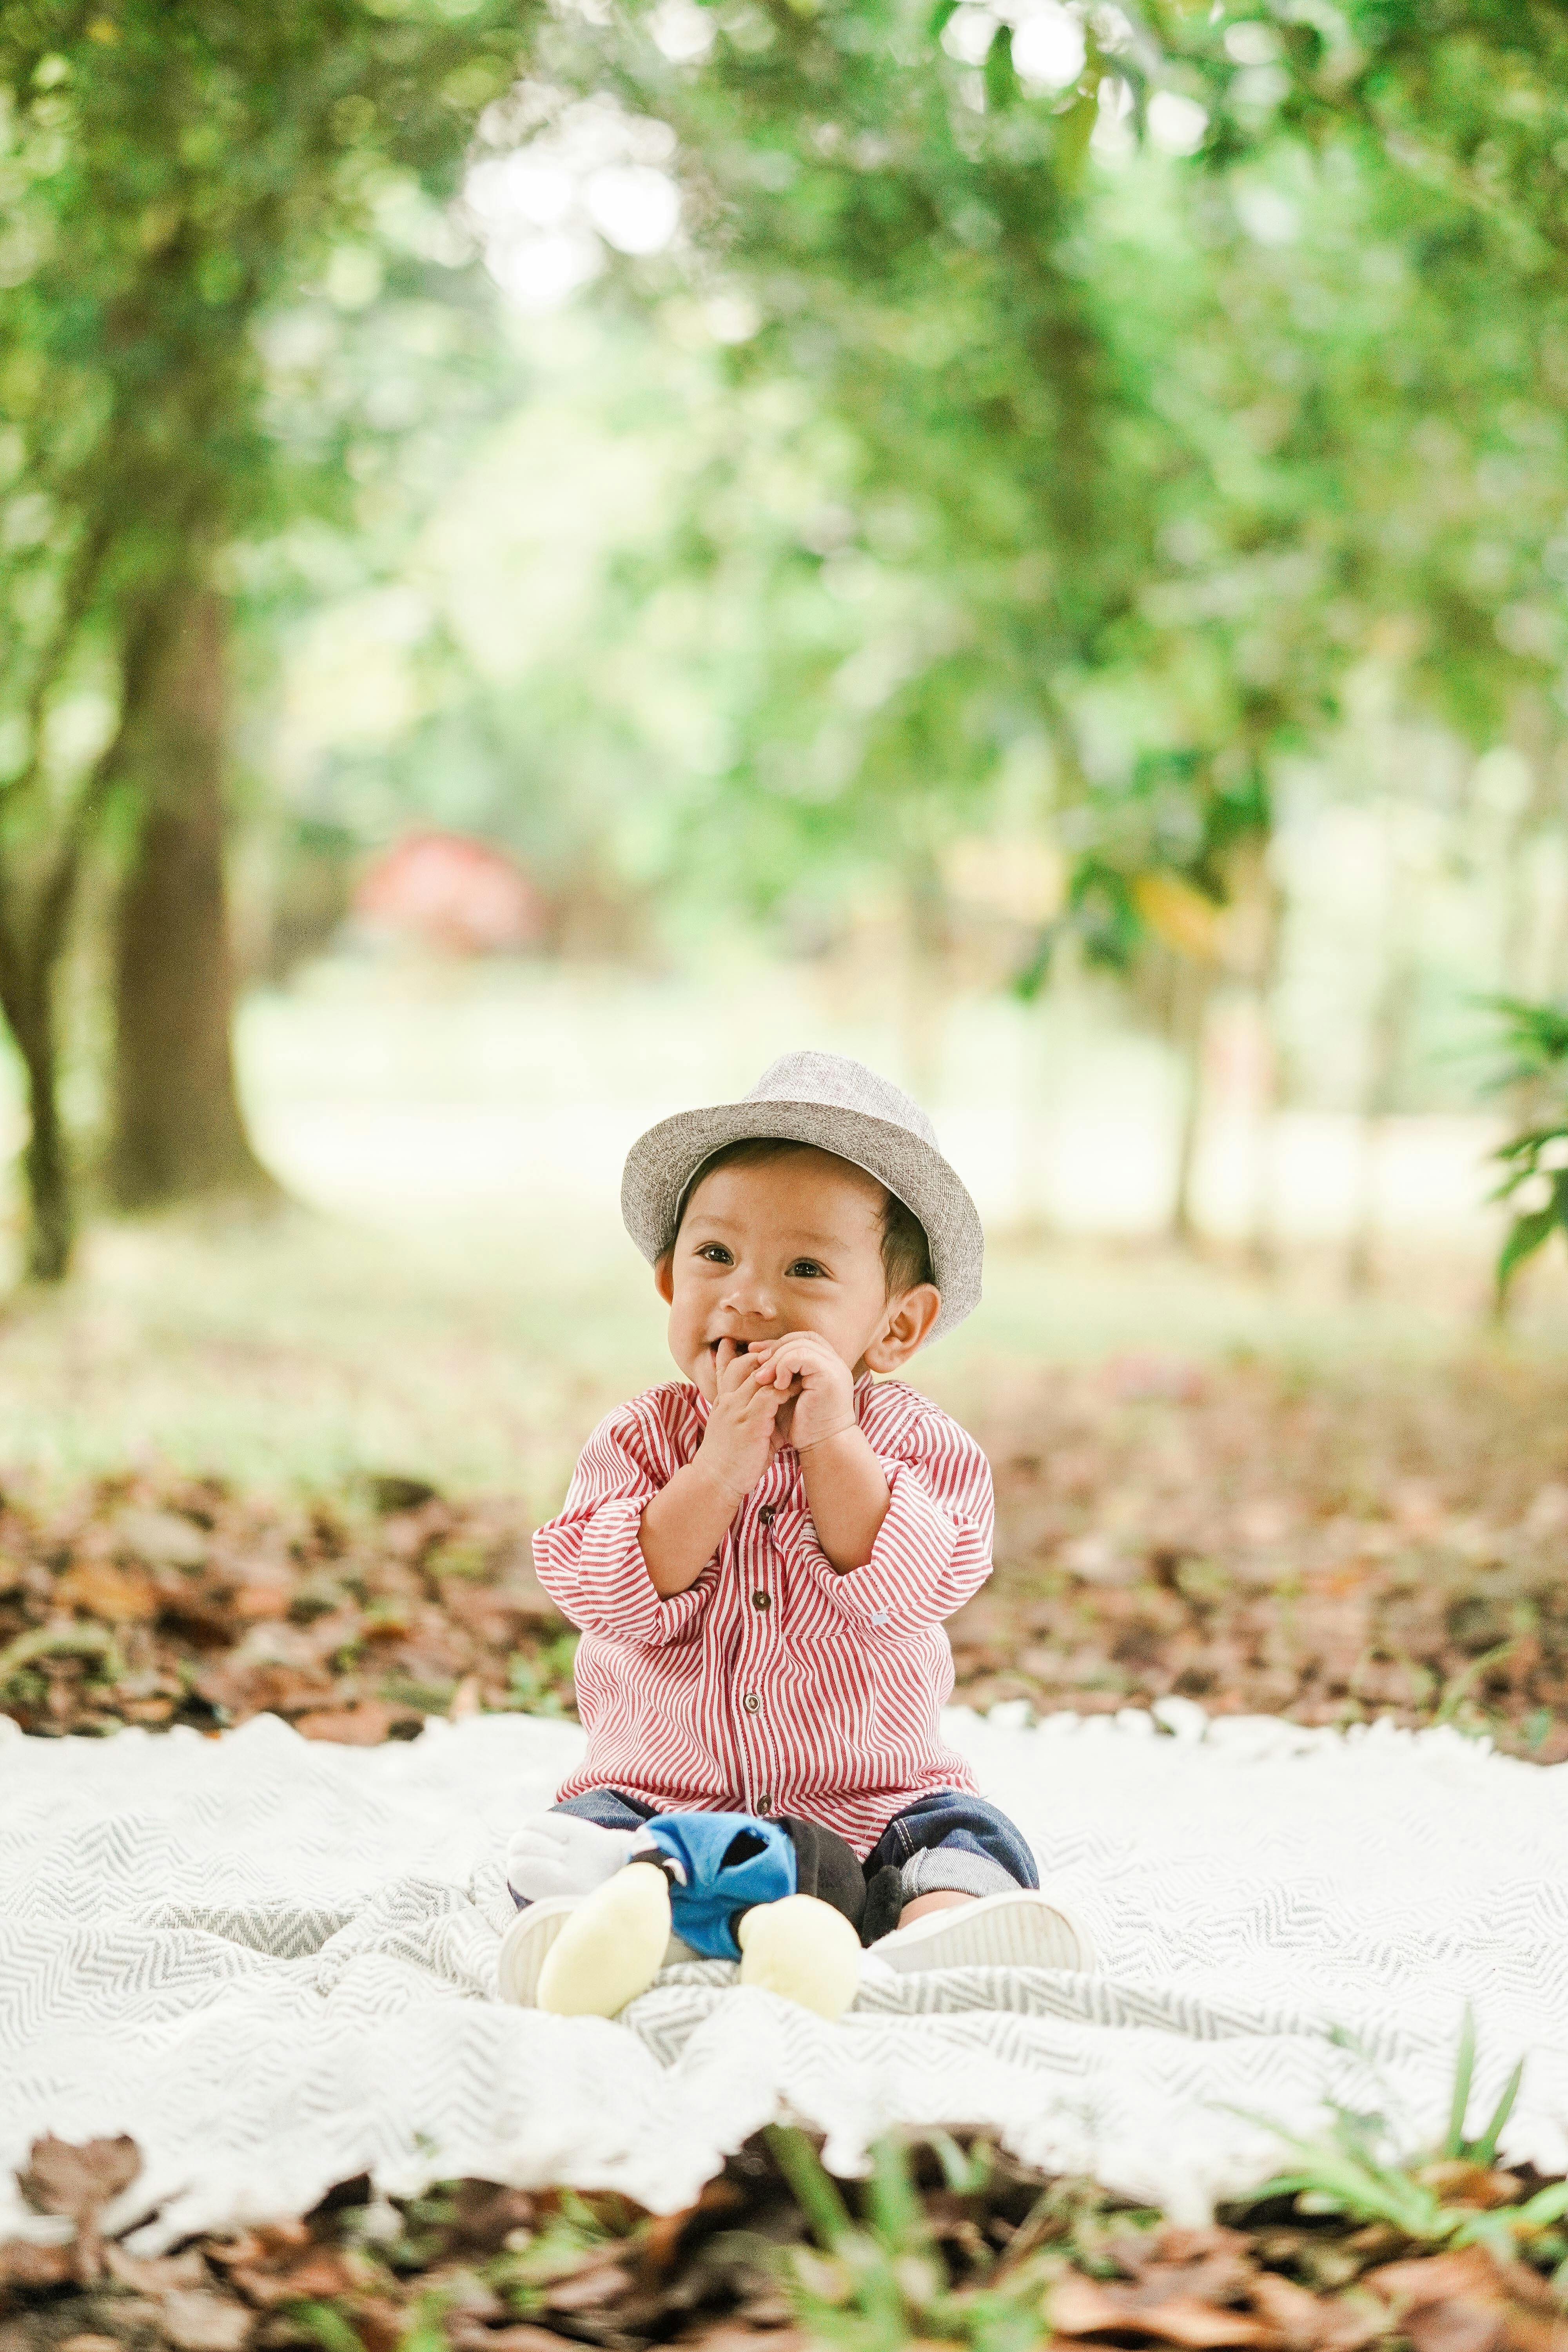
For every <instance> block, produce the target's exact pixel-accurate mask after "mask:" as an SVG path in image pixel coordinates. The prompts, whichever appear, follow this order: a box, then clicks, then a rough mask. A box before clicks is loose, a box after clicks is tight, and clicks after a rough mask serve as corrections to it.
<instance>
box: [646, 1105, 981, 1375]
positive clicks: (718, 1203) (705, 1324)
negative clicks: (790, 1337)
mask: <svg viewBox="0 0 1568 2352" xmlns="http://www.w3.org/2000/svg"><path fill="white" fill-rule="evenodd" d="M884 1197H885V1196H884V1194H883V1192H882V1188H881V1186H880V1185H879V1183H878V1182H877V1181H876V1179H875V1178H874V1177H871V1176H867V1175H864V1174H863V1173H862V1172H861V1171H860V1170H859V1169H858V1168H853V1167H851V1166H850V1165H849V1164H848V1162H847V1160H837V1159H835V1158H834V1156H833V1155H832V1153H831V1152H826V1151H816V1150H805V1151H792V1152H790V1153H789V1154H788V1155H787V1156H785V1157H784V1158H781V1159H778V1160H762V1161H753V1162H744V1161H742V1162H741V1163H739V1164H738V1165H734V1166H731V1167H728V1168H720V1169H716V1170H715V1171H714V1172H713V1174H712V1175H711V1176H707V1177H704V1178H703V1180H702V1181H701V1183H700V1184H699V1185H698V1187H697V1190H696V1191H695V1192H693V1194H692V1195H691V1198H690V1200H689V1202H688V1203H687V1208H686V1214H685V1216H684V1217H683V1218H682V1219H681V1224H680V1231H679V1234H677V1235H676V1240H675V1246H674V1248H673V1250H672V1251H671V1252H670V1254H669V1255H668V1257H665V1258H661V1259H660V1260H659V1263H658V1268H657V1270H656V1273H655V1277H654V1278H655V1281H656V1282H657V1284H658V1293H659V1297H661V1298H663V1299H665V1300H666V1301H667V1302H668V1307H669V1352H670V1354H671V1355H672V1356H673V1357H674V1358H675V1360H676V1362H677V1363H678V1364H679V1366H680V1369H681V1370H682V1371H683V1372H684V1373H685V1374H686V1376H687V1378H688V1380H690V1381H695V1383H696V1385H697V1386H698V1388H699V1389H700V1391H702V1394H703V1395H704V1396H705V1397H706V1398H707V1399H708V1401H709V1402H710V1404H711V1402H713V1399H714V1397H715V1396H716V1395H717V1393H718V1375H717V1370H716V1368H715V1363H714V1356H715V1351H716V1349H717V1348H718V1345H719V1342H720V1340H721V1339H732V1340H733V1341H734V1342H735V1345H736V1346H737V1347H738V1348H740V1349H742V1352H743V1351H744V1349H746V1347H747V1346H748V1345H749V1344H750V1342H751V1341H752V1340H753V1339H783V1337H784V1333H785V1332H786V1331H815V1332H816V1333H817V1334H818V1336H819V1337H820V1338H822V1339H826V1341H827V1343H828V1345H829V1347H830V1348H832V1349H833V1350H834V1352H835V1354H836V1355H838V1356H841V1357H842V1358H843V1360H844V1361H845V1362H846V1363H847V1365H848V1366H849V1367H850V1369H851V1370H853V1371H855V1372H856V1373H859V1372H860V1371H862V1370H865V1369H867V1367H868V1365H869V1368H870V1369H871V1370H874V1371H892V1370H895V1369H896V1368H897V1366H898V1365H899V1364H900V1363H902V1362H903V1361H904V1360H906V1359H907V1358H908V1357H909V1356H911V1355H912V1354H913V1353H914V1350H915V1349H916V1348H917V1347H918V1346H919V1344H920V1341H921V1339H923V1338H924V1337H925V1333H926V1331H927V1329H928V1328H930V1325H931V1320H932V1319H933V1318H934V1316H935V1313H936V1307H937V1294H936V1292H935V1291H934V1290H932V1289H931V1286H930V1285H929V1284H923V1285H921V1287H920V1288H919V1289H918V1290H912V1291H910V1292H907V1293H906V1294H905V1297H903V1298H902V1299H898V1298H893V1299H890V1298H889V1297H888V1286H887V1276H886V1273H885V1271H884V1268H883V1265H882V1205H883V1200H884ZM910 1302H913V1303H914V1304H913V1311H912V1313H911V1312H910V1311H909V1310H910ZM905 1326H908V1327H909V1328H908V1330H907V1331H906V1329H905V1328H904V1327H905Z"/></svg>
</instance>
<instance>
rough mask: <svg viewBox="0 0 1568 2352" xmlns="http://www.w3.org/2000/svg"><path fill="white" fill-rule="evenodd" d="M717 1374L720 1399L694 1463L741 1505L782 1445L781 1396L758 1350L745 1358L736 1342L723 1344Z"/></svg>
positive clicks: (715, 1402)
mask: <svg viewBox="0 0 1568 2352" xmlns="http://www.w3.org/2000/svg"><path fill="white" fill-rule="evenodd" d="M714 1368H715V1370H716V1371H717V1374H718V1379H719V1393H718V1395H717V1397H715V1399H714V1401H713V1408H712V1411H711V1412H710V1413H709V1415H708V1426H707V1428H706V1430H705V1431H704V1432H703V1435H702V1443H701V1444H700V1446H699V1447H698V1449H697V1454H696V1457H695V1458H696V1460H697V1461H698V1462H700V1464H701V1465H702V1467H703V1468H704V1469H705V1470H706V1471H707V1473H708V1475H709V1476H710V1478H713V1479H715V1480H716V1481H717V1482H718V1484H719V1485H720V1486H723V1487H724V1488H725V1489H726V1491H727V1492H728V1493H730V1494H731V1495H732V1496H734V1498H735V1500H736V1501H737V1502H739V1501H740V1500H741V1497H742V1496H743V1495H749V1494H750V1493H751V1491H752V1487H753V1486H755V1485H756V1483H757V1481H758V1479H759V1478H760V1477H761V1476H762V1475H763V1472H764V1471H765V1470H766V1468H767V1466H768V1464H769V1463H770V1462H771V1461H772V1460H773V1455H774V1454H776V1453H777V1452H778V1449H779V1447H780V1446H781V1445H782V1444H784V1438H783V1437H781V1436H780V1435H779V1433H778V1426H777V1424H778V1421H779V1417H780V1416H779V1403H780V1400H779V1393H778V1391H777V1389H776V1388H775V1387H774V1386H773V1378H772V1375H771V1374H770V1373H768V1371H767V1366H766V1363H765V1361H764V1360H763V1357H762V1356H761V1355H760V1354H758V1353H757V1352H756V1351H755V1350H753V1351H752V1353H751V1354H749V1355H744V1356H743V1355H742V1354H741V1352H740V1350H739V1349H738V1348H737V1347H736V1346H735V1343H734V1341H733V1340H732V1339H721V1340H720V1342H719V1349H718V1353H717V1355H716V1356H715V1358H714Z"/></svg>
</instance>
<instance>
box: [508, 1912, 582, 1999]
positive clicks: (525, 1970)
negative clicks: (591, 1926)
mask: <svg viewBox="0 0 1568 2352" xmlns="http://www.w3.org/2000/svg"><path fill="white" fill-rule="evenodd" d="M581 1901H582V1897H581V1895H548V1896H546V1898H545V1899H544V1901H543V1902H542V1903H531V1904H530V1905H529V1906H528V1908H527V1910H526V1911H520V1912H519V1913H518V1915H517V1916H516V1918H515V1919H514V1920H513V1921H512V1923H511V1925H510V1927H509V1928H508V1929H507V1931H506V1934H505V1935H504V1936H503V1937H501V1939H500V1952H499V1954H498V1955H497V1958H496V1988H497V1990H498V1991H499V1992H500V1997H501V1999H502V2000H513V2001H515V2002H516V2003H517V2005H518V2007H519V2009H537V2008H538V2006H539V1978H540V1971H541V1970H542V1968H543V1966H544V1963H545V1961H546V1960H547V1959H548V1958H550V1955H551V1953H552V1951H553V1949H554V1948H555V1938H556V1937H557V1936H559V1934H560V1933H561V1930H562V1928H563V1927H564V1926H565V1925H566V1922H567V1920H568V1919H570V1917H571V1916H572V1914H573V1912H574V1911H575V1910H576V1908H577V1906H578V1904H579V1903H580V1902H581Z"/></svg>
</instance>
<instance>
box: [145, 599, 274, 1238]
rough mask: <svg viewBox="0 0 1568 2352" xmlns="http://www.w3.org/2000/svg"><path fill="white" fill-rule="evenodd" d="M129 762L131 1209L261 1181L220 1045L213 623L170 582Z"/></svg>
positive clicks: (205, 609) (214, 611) (225, 1010)
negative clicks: (133, 832)
mask: <svg viewBox="0 0 1568 2352" xmlns="http://www.w3.org/2000/svg"><path fill="white" fill-rule="evenodd" d="M173 593H174V595H175V596H176V597H177V598H178V599H179V604H180V609H179V610H178V611H177V613H175V614H173V615H171V616H170V618H169V626H168V630H167V635H166V636H165V638H164V640H163V650H162V653H161V656H160V657H159V659H158V662H157V666H156V668H155V670H154V671H153V675H152V677H151V678H150V680H149V685H148V691H147V696H146V699H145V701H144V703H143V705H142V710H141V713H140V716H139V721H138V724H137V728H136V734H135V740H134V742H133V744H132V747H131V756H130V759H129V761H128V762H127V766H128V770H129V772H130V775H131V777H132V781H133V782H134V783H135V785H136V787H137V789H138V792H139V794H140V801H141V815H140V826H139V832H138V838H137V845H136V851H135V856H134V861H133V864H132V870H131V872H130V873H129V874H128V876H127V877H126V879H125V882H124V885H123V887H122V888H121V893H120V899H119V904H118V907H117V908H116V914H115V937H114V983H115V1062H114V1087H113V1129H112V1139H111V1142H110V1154H109V1181H110V1192H111V1194H112V1196H113V1199H114V1201H115V1202H116V1204H117V1205H118V1206H119V1207H121V1208H126V1209H140V1208H147V1207H152V1206H154V1205H158V1204H161V1203H163V1202H174V1201H183V1200H189V1199H192V1198H195V1196H197V1195H199V1194H202V1193H208V1192H264V1191H267V1190H269V1189H271V1180H270V1179H269V1178H268V1175H267V1173H266V1171H265V1170H264V1169H263V1168H262V1167H261V1165H260V1163H259V1161H258V1160H257V1158H256V1156H255V1154H254V1152H253V1151H252V1150H251V1148H250V1141H249V1139H248V1137H247V1134H246V1130H245V1121H244V1118H243V1117H242V1116H241V1112H240V1108H239V1100H238V1097H237V1092H236V1088H235V1078H234V1059H233V1054H232V1050H231V1046H230V1042H229V1024H230V1019H231V1016H232V1013H233V1003H234V975H233V969H232V964H231V961H230V954H229V940H228V921H227V908H226V892H225V886H224V869H223V800H222V783H223V762H224V671H223V617H222V612H221V608H220V606H219V603H218V599H217V597H216V595H214V594H213V593H212V592H211V590H210V589H205V588H202V587H199V586H196V585H195V584H194V583H193V584H189V585H186V584H182V585H180V586H179V587H177V588H176V589H175V590H174V592H173Z"/></svg>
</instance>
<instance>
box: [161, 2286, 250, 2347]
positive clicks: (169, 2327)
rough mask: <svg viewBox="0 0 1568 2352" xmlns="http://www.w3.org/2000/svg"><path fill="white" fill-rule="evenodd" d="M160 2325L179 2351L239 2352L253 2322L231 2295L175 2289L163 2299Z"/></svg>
mask: <svg viewBox="0 0 1568 2352" xmlns="http://www.w3.org/2000/svg"><path fill="white" fill-rule="evenodd" d="M160 2325H161V2326H162V2328H163V2333H164V2335H165V2336H167V2337H168V2339H169V2341H170V2343H171V2344H173V2345H174V2347H176V2352H240V2347H241V2346H242V2345H243V2344H245V2343H247V2341H248V2339H249V2336H250V2331H251V2328H252V2326H253V2325H254V2322H253V2320H252V2318H251V2315H250V2314H249V2312H248V2311H247V2310H246V2308H245V2306H244V2305H243V2304H239V2303H236V2302H235V2301H234V2300H233V2298H232V2297H231V2296H229V2295H226V2294H213V2293H212V2292H211V2290H210V2289H205V2288H200V2287H196V2288H191V2287H175V2288H174V2289H172V2290H171V2291H170V2293H169V2294H165V2295H164V2296H163V2300H162V2304H161V2305H160Z"/></svg>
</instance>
